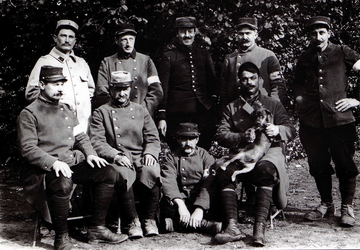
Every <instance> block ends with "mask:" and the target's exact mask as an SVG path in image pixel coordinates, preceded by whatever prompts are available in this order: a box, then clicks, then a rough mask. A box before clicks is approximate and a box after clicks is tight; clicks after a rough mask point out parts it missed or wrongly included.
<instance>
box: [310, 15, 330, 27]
mask: <svg viewBox="0 0 360 250" xmlns="http://www.w3.org/2000/svg"><path fill="white" fill-rule="evenodd" d="M314 25H322V26H325V27H327V28H328V29H330V28H331V20H330V18H329V17H327V16H313V17H311V18H310V19H309V21H308V24H307V28H308V29H310V28H311V27H313V26H314Z"/></svg>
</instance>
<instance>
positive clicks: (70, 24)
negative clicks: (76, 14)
mask: <svg viewBox="0 0 360 250" xmlns="http://www.w3.org/2000/svg"><path fill="white" fill-rule="evenodd" d="M59 29H71V30H72V31H74V32H75V33H77V32H78V30H79V25H77V23H75V22H74V21H72V20H67V19H63V20H59V21H58V22H57V24H56V30H59Z"/></svg>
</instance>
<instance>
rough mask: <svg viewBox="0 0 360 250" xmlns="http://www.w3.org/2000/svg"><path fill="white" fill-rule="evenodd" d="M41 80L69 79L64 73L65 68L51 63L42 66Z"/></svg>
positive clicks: (57, 80)
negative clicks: (50, 64)
mask: <svg viewBox="0 0 360 250" xmlns="http://www.w3.org/2000/svg"><path fill="white" fill-rule="evenodd" d="M40 80H41V81H44V82H59V81H65V82H66V81H67V79H66V78H65V76H64V75H63V68H61V67H53V66H49V65H45V66H42V67H41V69H40Z"/></svg>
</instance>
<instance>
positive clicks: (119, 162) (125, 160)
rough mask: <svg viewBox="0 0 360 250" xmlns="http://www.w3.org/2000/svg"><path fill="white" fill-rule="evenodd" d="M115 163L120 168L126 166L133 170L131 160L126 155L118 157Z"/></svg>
mask: <svg viewBox="0 0 360 250" xmlns="http://www.w3.org/2000/svg"><path fill="white" fill-rule="evenodd" d="M115 163H116V164H117V165H119V166H124V167H127V168H130V169H133V166H132V164H131V162H130V160H129V158H127V157H126V156H125V155H117V156H116V157H115Z"/></svg>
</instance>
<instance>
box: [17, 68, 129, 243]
mask: <svg viewBox="0 0 360 250" xmlns="http://www.w3.org/2000/svg"><path fill="white" fill-rule="evenodd" d="M62 70H63V69H62V68H59V67H52V66H42V67H41V70H40V83H39V86H40V95H39V97H38V98H37V99H36V100H35V101H34V102H33V103H32V104H30V105H29V106H27V107H26V108H25V109H23V110H22V111H21V113H20V115H19V118H18V138H19V149H20V152H21V155H22V157H24V158H25V160H26V161H27V163H28V164H27V165H26V168H25V169H24V190H25V192H26V196H27V199H28V201H29V202H30V203H31V204H33V205H34V206H35V207H36V208H38V209H39V211H40V212H41V213H42V215H43V218H44V219H46V220H47V221H49V222H52V224H53V228H54V231H55V242H54V246H55V249H59V250H60V249H61V250H68V249H72V247H73V246H72V244H71V243H70V240H69V236H68V228H67V218H68V212H69V200H70V198H71V197H70V194H71V191H72V187H73V183H89V184H91V186H92V187H94V194H93V195H94V204H93V208H92V212H93V213H92V217H91V221H90V223H91V225H90V227H89V229H88V240H89V243H97V242H108V243H119V242H122V241H124V240H126V239H127V238H128V236H127V235H124V234H114V233H112V232H111V231H110V230H109V229H108V228H106V227H105V218H106V214H107V210H108V208H109V205H110V202H111V199H112V196H113V192H114V184H115V181H116V179H115V176H116V175H115V173H116V172H115V170H114V169H113V168H112V167H111V166H107V165H108V163H107V161H106V160H104V159H102V158H99V157H98V156H97V154H96V152H95V151H94V149H93V148H92V146H91V143H90V140H89V137H88V136H87V135H86V134H85V133H84V132H83V130H82V129H81V126H80V125H79V122H78V120H77V118H76V116H75V114H74V112H73V111H72V110H70V109H69V107H68V106H67V105H66V104H62V103H59V100H60V98H61V96H62V90H63V85H64V82H65V81H66V78H65V77H64V76H63V73H62ZM46 202H47V204H46ZM47 205H48V207H47ZM49 211H50V215H49V214H48V212H49Z"/></svg>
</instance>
